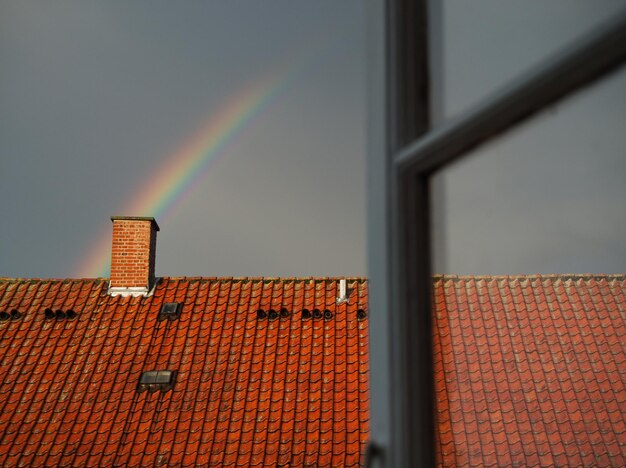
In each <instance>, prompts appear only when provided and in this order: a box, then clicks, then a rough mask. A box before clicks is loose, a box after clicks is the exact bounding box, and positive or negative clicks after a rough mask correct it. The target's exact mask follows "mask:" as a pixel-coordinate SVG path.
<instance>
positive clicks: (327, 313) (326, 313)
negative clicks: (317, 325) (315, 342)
mask: <svg viewBox="0 0 626 468" xmlns="http://www.w3.org/2000/svg"><path fill="white" fill-rule="evenodd" d="M324 318H325V319H326V320H330V319H331V318H333V313H332V312H331V311H330V310H328V309H324Z"/></svg>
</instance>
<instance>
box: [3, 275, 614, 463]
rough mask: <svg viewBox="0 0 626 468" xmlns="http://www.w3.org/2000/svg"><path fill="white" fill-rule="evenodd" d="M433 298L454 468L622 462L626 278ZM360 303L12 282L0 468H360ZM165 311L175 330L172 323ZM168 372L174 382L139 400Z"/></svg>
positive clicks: (239, 284)
mask: <svg viewBox="0 0 626 468" xmlns="http://www.w3.org/2000/svg"><path fill="white" fill-rule="evenodd" d="M433 286H434V287H433V306H434V307H433V314H434V320H433V325H434V327H433V334H434V370H435V375H434V380H435V389H436V393H435V396H436V401H435V412H436V427H437V434H436V443H437V446H436V453H437V460H438V463H439V464H440V465H444V466H455V465H467V464H469V465H474V464H480V465H485V466H502V465H505V466H507V465H530V464H541V465H552V464H553V465H560V466H563V465H589V464H595V465H599V466H623V465H624V464H626V463H625V461H626V453H625V452H626V448H625V447H626V424H625V423H624V421H625V420H626V372H625V370H624V369H626V351H625V347H624V343H625V341H626V340H625V335H626V325H625V314H626V312H625V309H626V300H625V293H624V290H625V286H626V279H625V277H624V276H606V275H595V276H594V275H554V276H513V277H456V276H437V277H435V278H434V281H433ZM348 291H349V295H350V301H349V302H348V303H341V304H337V301H336V298H337V296H338V287H337V280H336V279H332V278H299V279H268V278H162V279H160V281H159V282H158V284H157V286H156V288H155V290H154V292H153V294H152V295H150V296H148V297H135V298H131V297H126V298H124V297H122V296H116V297H110V296H108V295H107V282H106V281H105V280H20V279H0V312H2V311H7V313H8V314H9V315H7V316H4V317H5V319H4V321H0V375H1V377H2V379H1V383H0V423H1V425H2V428H3V429H2V432H0V464H2V465H3V466H17V465H72V466H75V465H80V466H110V465H133V466H136V465H155V466H166V465H176V466H192V465H204V466H223V465H237V466H268V465H269V466H275V465H278V466H280V465H291V466H307V465H308V466H357V465H358V464H359V463H360V462H362V453H363V451H364V448H365V444H366V442H367V438H368V431H369V382H368V380H369V376H368V336H367V325H368V321H367V320H363V318H366V317H367V314H368V313H369V311H368V305H367V302H368V287H367V281H365V280H363V279H361V278H351V279H349V280H348ZM167 302H180V303H182V307H183V309H182V314H181V315H180V317H179V318H178V319H177V320H174V321H169V320H164V321H160V320H158V315H159V311H160V309H161V306H162V305H163V304H164V303H167ZM14 309H15V310H17V311H19V312H20V313H22V316H21V317H18V316H11V312H12V311H13V310H14ZM48 309H49V310H48ZM70 309H71V310H73V311H74V312H76V317H73V318H72V317H70V316H69V315H64V314H66V313H67V311H68V310H70ZM259 309H260V310H261V311H263V312H262V313H261V314H258V313H257V310H259ZM304 309H306V310H308V311H309V312H310V314H309V315H306V314H305V313H303V311H304ZM46 311H47V312H48V315H50V316H51V317H52V318H48V317H47V316H46ZM57 311H60V312H59V315H57ZM359 311H361V313H362V314H363V315H362V316H360V315H359ZM51 314H52V315H51ZM7 317H8V318H7ZM159 369H160V370H164V369H168V370H175V371H177V373H178V374H177V377H176V383H175V386H174V389H173V390H172V391H168V392H165V393H161V392H158V391H157V392H155V393H150V392H143V393H139V392H138V389H137V384H138V382H139V379H140V377H141V375H142V373H143V372H144V371H148V370H159Z"/></svg>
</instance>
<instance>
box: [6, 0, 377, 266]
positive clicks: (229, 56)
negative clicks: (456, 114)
mask: <svg viewBox="0 0 626 468" xmlns="http://www.w3.org/2000/svg"><path fill="white" fill-rule="evenodd" d="M0 7H1V11H0V69H1V70H2V73H1V74H0V101H1V102H2V113H1V115H2V116H1V118H2V122H1V125H0V154H1V155H2V159H1V164H2V166H1V170H2V171H1V178H2V179H1V182H2V183H1V184H0V212H1V213H2V215H3V216H2V217H3V219H4V220H5V221H3V223H2V228H0V229H1V230H0V238H1V241H0V249H1V250H0V275H9V276H46V277H47V276H55V277H56V276H70V275H76V274H79V273H84V272H80V271H75V270H76V269H77V265H79V264H80V263H81V257H84V256H85V255H88V251H89V249H90V248H92V246H93V244H94V241H96V240H97V239H98V238H99V237H101V233H102V232H108V231H109V230H110V229H111V222H110V220H109V216H111V215H114V214H115V215H151V213H129V212H126V211H125V207H128V206H130V205H132V201H133V199H134V197H136V196H137V193H136V191H137V189H138V188H139V187H141V186H142V185H143V184H144V182H145V180H146V178H147V177H150V175H151V171H152V170H154V169H155V168H157V167H159V165H160V163H162V162H163V160H164V159H165V158H167V157H168V156H169V155H170V154H172V153H173V152H176V149H177V148H178V147H180V145H181V144H182V143H184V142H185V141H187V139H188V137H189V135H190V134H192V133H194V132H195V131H196V130H197V128H198V127H199V126H201V125H202V123H203V122H206V121H207V119H208V118H210V117H211V116H212V115H213V113H215V112H217V110H218V109H220V108H221V106H222V105H223V104H224V103H225V102H228V101H229V99H232V98H233V97H235V96H237V95H238V94H239V93H240V91H241V90H242V89H245V88H246V87H247V86H248V85H249V84H250V83H254V81H255V80H257V79H260V78H262V77H264V76H265V75H267V74H268V73H271V72H273V71H274V70H275V69H277V68H278V67H280V66H283V64H284V63H285V62H287V63H289V62H290V61H293V60H292V57H296V60H297V59H298V56H299V55H304V54H309V55H311V56H312V58H311V61H310V63H308V64H305V67H304V71H305V72H304V73H300V74H299V75H297V76H296V78H295V79H294V80H292V81H291V82H290V83H289V86H288V87H286V88H285V89H284V90H281V91H280V92H279V93H278V96H277V97H276V98H275V99H274V100H273V101H272V102H271V104H270V105H269V106H268V107H267V108H266V109H265V110H264V111H263V113H262V114H261V116H260V117H259V118H257V120H256V121H255V123H254V124H253V125H251V126H249V127H248V128H245V129H244V130H243V131H242V132H241V133H240V134H238V136H237V137H236V138H235V140H234V144H232V145H231V146H229V147H228V149H227V151H226V154H224V155H223V156H222V157H221V158H220V160H219V161H218V162H217V163H216V164H214V165H213V166H212V168H211V170H210V171H209V173H208V174H207V175H206V177H204V178H203V179H202V180H201V181H199V183H198V184H197V187H196V189H195V190H194V191H193V192H192V193H191V194H190V196H189V198H187V199H186V200H185V201H184V202H183V203H181V204H180V205H179V206H178V208H177V210H176V211H175V212H174V213H173V214H172V216H171V217H169V219H167V220H162V219H158V220H157V221H158V222H159V223H160V225H161V232H160V233H159V238H158V250H157V273H158V274H161V275H268V276H272V275H326V274H347V275H356V274H364V273H365V257H364V255H365V253H364V252H365V231H364V225H365V164H364V121H365V87H364V83H365V74H364V71H365V70H364V67H365V51H364V47H365V36H364V34H365V31H364V12H363V8H362V4H361V2H360V1H341V2H336V1H316V2H292V1H274V0H273V1H271V2H257V1H219V2H217V1H211V2H206V1H189V2H182V3H181V2H176V3H174V2H170V1H153V0H150V1H131V2H78V1H55V2H32V1H26V2H24V1H3V2H1V3H0ZM327 42H329V43H330V44H329V46H327V47H326V48H325V49H322V50H321V52H319V53H317V54H315V53H311V50H314V51H315V49H316V48H317V47H318V45H320V44H325V43H327ZM92 274H93V273H92Z"/></svg>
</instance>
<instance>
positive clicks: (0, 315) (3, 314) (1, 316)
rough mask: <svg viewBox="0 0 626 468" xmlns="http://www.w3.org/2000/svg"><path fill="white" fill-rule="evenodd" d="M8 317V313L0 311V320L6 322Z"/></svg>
mask: <svg viewBox="0 0 626 468" xmlns="http://www.w3.org/2000/svg"><path fill="white" fill-rule="evenodd" d="M10 318H11V316H10V315H9V314H8V313H6V312H4V311H2V312H0V322H6V321H7V320H9V319H10Z"/></svg>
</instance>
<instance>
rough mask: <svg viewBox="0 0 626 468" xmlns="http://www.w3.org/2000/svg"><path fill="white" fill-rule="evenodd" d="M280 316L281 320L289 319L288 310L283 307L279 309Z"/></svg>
mask: <svg viewBox="0 0 626 468" xmlns="http://www.w3.org/2000/svg"><path fill="white" fill-rule="evenodd" d="M280 316H281V317H282V318H287V317H289V310H288V309H287V308H286V307H283V308H282V309H280Z"/></svg>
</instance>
